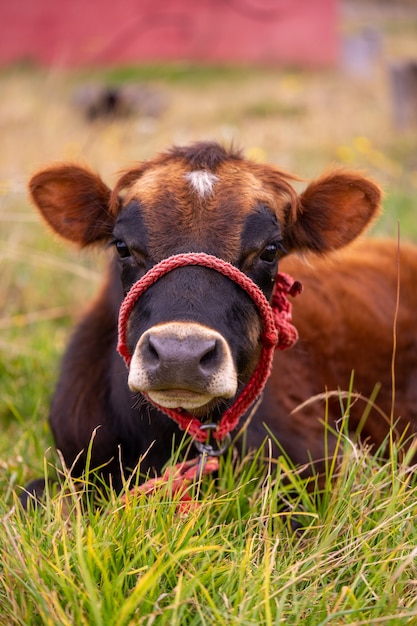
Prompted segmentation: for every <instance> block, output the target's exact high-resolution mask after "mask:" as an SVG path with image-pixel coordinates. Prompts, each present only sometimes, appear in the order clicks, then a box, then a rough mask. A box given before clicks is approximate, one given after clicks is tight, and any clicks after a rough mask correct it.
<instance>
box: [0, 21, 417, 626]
mask: <svg viewBox="0 0 417 626" xmlns="http://www.w3.org/2000/svg"><path fill="white" fill-rule="evenodd" d="M378 24H379V22H378ZM360 25H361V24H360V22H358V21H356V22H355V21H354V20H353V21H350V22H347V23H346V25H345V29H346V31H352V32H353V31H354V30H355V29H357V28H359V26H360ZM380 25H381V27H384V30H383V33H384V47H383V50H382V51H381V53H380V54H379V56H378V58H376V59H375V60H374V64H373V67H372V72H371V75H370V76H368V77H367V79H366V80H365V79H363V78H360V77H353V76H351V75H349V74H348V73H347V72H346V71H342V70H338V71H335V70H328V71H310V72H303V71H300V70H295V69H271V68H270V69H242V68H223V69H222V68H204V69H203V68H195V67H187V66H174V67H172V66H171V67H156V68H117V69H112V70H108V71H107V72H104V71H101V72H99V71H95V72H89V73H87V72H77V73H66V74H63V73H61V72H58V71H55V70H54V71H52V70H49V71H46V70H39V69H35V68H30V67H19V68H13V69H8V70H2V71H1V72H0V91H1V93H2V98H1V99H0V128H1V147H2V149H1V151H0V239H1V252H0V258H1V265H0V276H1V283H0V426H1V428H0V546H1V548H0V549H1V559H0V623H2V624H20V625H23V624H24V625H29V624H30V625H32V624H51V625H66V624H68V625H74V624H88V625H89V626H90V625H97V626H98V625H106V626H107V625H108V624H112V625H113V624H114V625H120V626H122V625H125V624H126V625H128V624H131V625H133V624H149V625H151V624H154V623H155V624H169V625H176V624H178V625H183V624H187V625H188V624H236V625H237V624H239V625H241V624H242V625H245V624H247V625H255V624H277V623H282V624H303V625H304V624H306V625H310V624H311V625H319V624H320V625H324V624H332V625H336V624H337V625H339V624H356V625H359V624H364V625H365V624H390V625H396V624H417V594H416V581H417V561H416V557H417V547H416V546H417V530H416V524H415V515H416V512H417V504H416V501H417V493H416V492H417V484H416V481H415V478H414V476H413V473H412V472H411V471H409V469H408V468H407V465H406V463H404V460H403V459H402V455H401V454H400V453H399V452H398V450H395V449H394V450H393V454H392V458H391V460H390V461H385V462H383V461H381V460H379V461H378V460H377V459H375V458H374V457H372V456H371V455H370V453H369V451H368V450H367V449H356V448H352V447H351V446H350V445H349V444H348V443H347V442H346V441H345V440H344V438H343V437H342V436H341V440H340V445H341V448H343V449H344V456H343V462H342V466H341V467H339V468H338V469H337V476H336V469H335V467H334V466H333V465H332V464H331V463H330V464H329V468H328V476H327V481H326V484H325V486H324V489H323V492H322V493H321V494H320V495H318V493H315V491H314V489H313V490H312V491H311V490H310V491H309V490H308V489H307V486H306V483H305V481H303V480H302V479H301V478H300V477H299V475H298V473H297V471H296V470H295V469H294V468H291V467H290V466H289V465H288V463H287V462H286V460H285V459H284V458H283V459H280V460H279V461H278V463H277V464H276V466H275V465H274V466H273V467H271V468H269V470H268V471H266V472H265V473H264V474H263V475H262V473H261V472H260V470H259V469H258V468H257V465H256V464H251V463H250V462H247V463H246V464H242V465H239V466H238V467H237V468H236V469H234V470H233V467H232V463H231V460H230V459H225V460H224V461H223V462H222V467H221V471H220V478H219V480H218V482H216V483H214V482H213V481H211V480H205V481H204V484H203V485H201V490H202V496H201V498H200V499H201V505H200V506H199V507H198V508H197V509H196V510H193V511H191V512H190V513H189V514H188V515H185V516H184V515H181V514H179V512H178V507H177V503H176V502H175V498H174V499H173V498H172V497H170V495H169V492H168V493H160V494H156V495H155V496H152V497H151V498H150V499H144V498H143V497H138V498H136V499H134V500H133V501H132V502H130V503H129V505H128V506H127V507H125V508H123V507H122V506H121V502H120V500H118V499H116V498H115V497H114V496H113V495H112V494H108V498H107V499H103V502H102V503H101V506H100V507H99V509H98V510H97V508H95V507H94V506H92V504H91V503H89V502H87V503H83V502H81V501H80V500H79V498H78V496H77V485H74V484H72V482H71V480H70V479H69V478H68V477H65V476H63V481H64V483H65V485H66V487H67V489H66V495H65V496H64V495H63V494H62V493H60V494H53V493H51V494H49V495H48V497H47V499H46V502H45V505H44V506H42V507H41V508H39V509H38V510H36V511H32V512H31V513H30V515H28V516H24V515H23V514H22V513H21V512H20V510H19V507H18V506H17V502H16V493H18V489H17V486H18V485H22V484H23V485H24V484H25V483H27V482H28V481H29V480H30V479H32V478H34V477H37V476H39V475H41V474H42V473H43V472H48V471H51V470H50V468H53V467H54V466H55V464H56V462H57V458H56V454H55V452H54V451H53V449H51V447H52V438H51V436H50V433H49V430H48V425H47V415H48V403H49V398H50V394H51V393H52V390H53V387H54V381H55V379H56V376H57V370H58V367H59V358H60V355H61V354H62V352H63V350H64V347H65V344H66V341H67V338H68V334H69V331H70V329H71V327H72V326H73V324H74V323H75V321H76V320H77V319H79V316H80V314H81V312H82V310H83V308H84V307H85V305H86V303H87V302H88V301H89V300H90V299H92V297H93V296H94V294H95V293H96V291H97V288H98V285H99V282H100V275H101V268H102V267H103V263H104V262H105V260H104V259H103V258H102V257H100V256H92V255H84V254H80V253H79V252H78V251H76V250H74V249H68V248H65V246H64V245H63V244H62V243H61V242H59V241H57V240H56V239H55V238H54V237H52V236H51V234H50V233H48V232H47V230H46V228H45V227H44V226H43V224H41V223H40V221H39V220H38V217H37V215H36V214H35V213H34V210H33V208H32V207H31V206H30V204H29V202H28V199H27V194H26V182H27V179H28V178H29V176H30V174H31V173H32V172H33V171H34V170H36V169H37V168H39V167H40V166H42V165H44V164H45V163H51V162H55V161H58V160H64V159H69V160H76V161H81V162H83V163H89V164H90V165H91V166H92V167H93V168H94V169H96V170H97V171H99V172H100V173H101V174H102V175H103V177H104V178H105V180H106V181H107V182H108V183H109V184H111V183H112V181H113V180H114V175H115V173H116V172H117V171H118V170H120V169H121V168H122V167H124V166H127V165H129V164H131V163H132V162H133V161H135V160H138V159H144V158H147V157H150V156H152V155H153V154H154V153H155V152H156V151H159V150H162V149H164V148H166V147H167V146H169V145H171V144H172V143H178V144H179V143H187V142H189V141H193V140H196V139H203V138H210V139H213V138H214V139H218V140H220V141H222V142H225V143H230V142H231V141H234V142H235V143H237V144H238V145H241V146H242V147H243V148H244V149H245V152H246V153H247V154H248V156H250V157H252V158H254V159H259V160H265V161H269V162H272V163H276V164H277V165H279V166H281V167H284V168H286V169H288V170H290V171H293V172H294V173H296V174H298V175H299V176H302V177H306V178H308V177H314V176H316V175H318V174H320V173H321V171H322V170H323V169H325V168H326V167H328V166H329V165H330V164H336V165H345V166H349V167H353V168H356V169H361V170H365V171H367V172H368V173H369V174H370V175H372V176H373V177H374V178H375V179H376V180H377V181H379V182H380V184H381V185H382V186H383V187H384V189H385V193H386V197H385V203H384V207H385V209H384V215H383V216H382V218H381V220H380V221H379V223H378V224H377V225H376V226H375V227H374V232H373V234H375V235H378V234H387V235H391V236H395V237H396V236H397V232H398V225H399V227H400V233H401V238H402V239H411V240H414V241H417V221H416V219H415V210H416V200H415V197H416V193H417V156H416V155H417V150H416V147H417V130H416V129H415V128H406V129H405V130H404V131H402V132H399V131H398V129H396V128H395V127H394V125H393V123H392V114H391V100H390V87H389V80H388V73H387V62H388V58H389V56H390V55H393V56H397V57H398V56H399V57H407V56H409V55H410V54H411V53H412V51H413V49H414V48H413V46H415V41H416V38H417V19H414V21H413V20H410V19H407V20H405V21H404V20H402V21H401V19H399V18H398V19H396V20H394V19H390V20H388V21H387V20H386V21H385V22H384V21H381V22H380ZM91 84H99V85H101V84H105V85H106V84H107V85H108V84H111V85H118V86H121V87H122V88H123V89H124V88H125V87H126V85H128V84H129V85H131V84H134V85H136V86H139V87H140V88H141V89H144V88H146V89H147V90H150V92H151V93H152V95H153V97H155V102H157V103H158V105H157V106H156V105H155V109H154V110H147V111H141V110H139V111H137V112H136V114H134V115H131V116H128V117H125V118H121V119H101V120H96V121H95V122H90V121H88V120H87V119H86V118H85V115H84V112H83V110H82V108H81V107H80V105H79V104H78V105H77V104H76V102H75V99H76V98H75V97H74V95H75V94H76V93H77V90H79V88H80V86H83V85H91ZM347 413H348V407H347V408H346V414H347ZM323 418H325V416H323ZM283 477H285V478H286V480H283ZM415 496H416V497H415ZM173 500H174V501H173ZM284 505H285V506H284ZM300 512H302V514H301V513H300ZM297 513H298V514H297ZM294 520H295V521H296V522H297V526H298V525H299V526H300V527H302V528H304V529H305V530H301V529H299V530H296V531H294V530H293V526H294V524H293V522H294Z"/></svg>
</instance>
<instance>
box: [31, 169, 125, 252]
mask: <svg viewBox="0 0 417 626" xmlns="http://www.w3.org/2000/svg"><path fill="white" fill-rule="evenodd" d="M29 191H30V195H31V197H32V200H33V202H34V203H35V205H36V206H37V208H38V209H39V211H40V213H41V214H42V216H43V217H44V218H45V220H46V221H47V222H48V224H49V225H50V226H51V227H52V228H53V230H54V231H55V232H56V233H58V234H59V235H61V236H62V237H64V238H65V239H68V240H69V241H73V242H74V243H76V244H78V245H79V246H87V245H89V244H93V243H97V242H100V241H104V240H106V239H108V238H109V237H110V236H111V231H112V228H113V224H114V220H115V218H114V215H112V213H111V211H110V209H109V205H110V198H111V190H110V189H109V188H108V187H107V185H105V184H104V182H103V181H102V180H101V178H100V177H99V176H97V175H96V174H94V173H93V172H91V171H89V170H88V169H86V168H83V167H79V166H77V165H65V164H63V165H56V166H54V167H51V168H48V169H45V170H42V171H40V172H38V173H37V174H35V175H34V176H33V177H32V179H31V180H30V182H29Z"/></svg>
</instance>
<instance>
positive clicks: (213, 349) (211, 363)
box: [199, 339, 221, 371]
mask: <svg viewBox="0 0 417 626" xmlns="http://www.w3.org/2000/svg"><path fill="white" fill-rule="evenodd" d="M220 353H221V350H220V348H219V344H218V341H216V340H215V339H213V341H212V342H211V345H210V346H209V347H206V349H205V351H204V353H203V354H202V356H201V358H200V363H199V366H200V368H201V370H202V371H207V370H208V371H212V370H213V369H214V368H216V367H217V366H218V365H219V357H220Z"/></svg>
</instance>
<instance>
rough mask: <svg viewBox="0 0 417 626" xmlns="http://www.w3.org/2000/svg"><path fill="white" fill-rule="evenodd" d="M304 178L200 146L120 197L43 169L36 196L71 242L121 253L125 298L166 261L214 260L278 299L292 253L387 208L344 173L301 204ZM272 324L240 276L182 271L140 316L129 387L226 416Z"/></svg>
mask: <svg viewBox="0 0 417 626" xmlns="http://www.w3.org/2000/svg"><path fill="white" fill-rule="evenodd" d="M293 180H295V179H294V178H293V177H291V176H289V175H288V174H285V173H283V172H282V171H280V170H278V169H276V168H274V167H271V166H268V165H259V164H256V163H253V162H251V161H248V160H245V159H244V158H243V157H242V156H241V155H240V153H237V152H234V151H227V150H225V149H223V148H222V147H220V146H219V145H217V144H215V143H200V144H195V145H192V146H190V147H188V148H174V149H172V150H170V151H169V152H166V153H164V154H162V155H160V156H158V157H156V158H155V159H153V160H151V161H148V162H145V163H140V164H139V165H138V166H137V167H135V168H133V169H130V170H128V171H126V172H125V173H124V174H123V175H122V176H121V178H120V179H119V181H118V182H117V184H116V186H115V188H114V190H113V191H112V190H110V189H109V188H108V187H107V186H106V185H105V184H104V183H103V182H102V180H101V179H100V178H99V177H98V176H97V175H95V174H94V173H92V172H91V171H89V170H87V169H85V168H82V167H78V166H73V165H59V166H55V167H52V168H50V169H47V170H45V171H41V172H39V173H38V174H36V175H35V176H34V177H33V178H32V180H31V182H30V191H31V194H32V198H33V200H34V202H35V204H36V205H37V206H38V208H39V209H40V211H41V213H42V215H43V216H44V217H45V218H46V220H47V222H48V223H49V224H50V225H51V226H52V228H53V229H54V230H55V231H56V232H57V233H59V234H60V235H62V236H63V237H65V238H66V239H69V240H71V241H73V242H75V243H77V244H79V245H80V246H88V245H91V244H102V245H103V246H108V245H109V244H110V245H111V247H112V248H113V249H114V254H115V255H116V256H117V257H118V263H119V265H120V276H121V281H122V284H123V289H124V291H125V292H128V290H129V289H130V287H131V286H132V285H133V284H134V283H135V282H136V281H137V280H138V279H139V278H140V277H141V276H143V275H144V274H145V273H146V272H147V271H148V270H149V269H150V268H151V267H152V266H154V265H155V264H156V263H158V262H159V261H161V260H162V259H164V258H167V257H169V256H171V255H174V254H178V253H183V252H205V253H208V254H210V255H214V256H217V257H220V258H222V259H224V260H226V261H228V262H229V263H231V264H233V265H235V266H237V267H238V268H239V269H240V270H241V271H242V272H244V273H245V274H247V275H248V276H249V277H250V278H251V279H252V280H253V281H254V282H255V283H256V284H257V285H258V286H259V287H260V289H261V290H262V291H263V293H264V294H265V296H266V298H270V297H271V294H272V289H273V284H274V279H275V276H276V274H277V268H278V262H279V259H280V258H281V257H282V256H284V255H286V254H288V253H291V252H308V251H312V252H315V253H318V254H325V253H326V252H328V251H331V250H334V249H337V248H340V247H342V246H344V245H345V244H347V243H349V242H350V241H351V240H352V239H354V238H355V237H356V236H358V235H359V234H360V233H361V232H362V230H363V229H364V228H365V226H366V225H367V224H368V223H369V221H370V220H371V219H372V217H373V216H374V215H375V214H376V212H377V210H378V207H379V203H380V191H379V189H378V188H377V187H376V185H375V184H373V183H372V182H371V181H369V180H367V179H366V178H364V177H362V176H361V175H358V174H356V173H352V172H346V171H343V170H336V171H334V172H331V173H329V174H327V175H325V176H323V177H321V178H320V179H319V180H317V181H315V182H312V183H310V184H309V185H308V186H307V188H306V189H305V191H304V192H303V193H301V194H300V195H299V194H297V193H296V191H295V190H294V188H293V186H292V185H291V181H293ZM260 326H261V325H260V321H259V315H258V311H257V309H256V306H255V305H254V303H253V301H252V300H251V298H249V296H248V295H247V294H246V292H245V291H243V290H242V289H241V288H240V287H238V286H237V285H236V284H235V283H234V282H232V281H231V280H230V279H228V278H226V277H225V276H222V275H221V274H219V273H218V272H216V271H214V270H213V269H211V268H208V267H195V266H193V267H191V266H190V267H183V268H178V269H175V270H174V271H172V272H169V273H168V274H166V275H164V276H162V277H161V278H160V279H159V280H158V281H157V282H156V283H155V284H154V285H153V286H152V287H150V288H149V289H148V290H147V291H146V292H145V293H144V294H143V295H142V296H141V298H140V300H139V301H138V303H137V305H136V307H135V309H134V311H133V313H132V315H131V318H130V321H129V330H128V342H129V348H130V350H131V353H132V355H133V358H132V362H131V366H130V371H129V378H128V384H129V387H130V389H131V390H132V391H133V392H143V393H146V394H147V395H148V396H149V397H150V398H151V399H152V400H153V401H154V402H156V403H158V404H159V405H162V406H164V407H168V408H177V407H182V408H185V409H187V410H188V411H189V412H191V413H193V414H195V415H197V416H199V417H201V416H206V414H207V413H208V412H209V411H215V410H218V411H221V409H222V408H224V406H225V405H226V404H227V403H230V402H231V401H232V398H234V396H235V395H236V393H237V391H238V389H239V386H242V385H243V384H244V383H245V382H247V381H248V379H249V377H250V375H251V373H252V372H253V370H254V368H255V366H256V363H257V359H258V357H259V352H260V332H261V328H260ZM97 356H98V358H100V355H97Z"/></svg>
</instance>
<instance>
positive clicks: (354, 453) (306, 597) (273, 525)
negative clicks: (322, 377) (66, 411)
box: [0, 439, 417, 626]
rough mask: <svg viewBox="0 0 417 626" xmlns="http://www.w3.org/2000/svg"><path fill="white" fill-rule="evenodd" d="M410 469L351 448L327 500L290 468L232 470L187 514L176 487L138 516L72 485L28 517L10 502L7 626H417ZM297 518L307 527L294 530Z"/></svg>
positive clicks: (1, 613) (136, 510)
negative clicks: (84, 497)
mask: <svg viewBox="0 0 417 626" xmlns="http://www.w3.org/2000/svg"><path fill="white" fill-rule="evenodd" d="M341 443H343V440H342V439H341ZM398 458H399V455H398V453H396V451H394V454H393V456H392V458H391V460H390V461H388V462H387V461H385V462H381V461H379V462H378V461H377V460H376V459H375V458H374V457H373V456H371V455H370V454H369V451H367V450H366V449H362V450H359V449H354V448H351V447H350V446H346V449H345V451H344V456H343V460H342V463H341V466H340V468H339V470H338V473H337V476H336V474H334V475H332V474H331V473H329V475H328V476H327V480H326V482H325V486H324V489H323V491H322V493H321V494H319V493H318V491H316V492H314V490H313V492H312V493H310V492H309V491H308V490H307V488H306V483H305V481H304V480H302V479H301V478H300V477H299V476H298V474H297V472H296V471H295V470H294V469H293V468H290V467H288V465H287V464H286V463H285V461H284V460H283V459H280V460H279V462H278V467H277V468H274V469H272V470H271V471H270V472H268V473H266V474H265V473H264V475H262V472H261V470H260V469H259V466H258V465H257V464H256V463H251V462H249V461H247V462H246V464H245V463H243V464H240V465H239V466H238V467H237V468H236V467H234V466H233V465H232V463H231V460H230V459H226V460H224V461H223V462H222V466H221V469H220V475H219V479H218V481H217V482H214V481H213V480H212V479H204V485H203V492H204V493H203V496H202V497H201V499H200V505H199V506H198V508H196V509H195V510H192V511H191V512H189V513H188V514H181V513H180V512H179V511H178V505H177V504H178V503H177V502H176V500H175V498H172V497H171V496H170V495H169V486H168V487H167V489H166V490H165V492H163V491H162V492H157V493H155V494H153V495H152V496H148V497H146V496H143V495H140V496H133V498H131V499H130V500H129V504H128V505H126V506H122V503H121V501H120V499H118V498H116V497H115V496H114V495H112V494H108V496H109V501H103V502H101V505H100V503H99V504H98V505H97V503H92V502H91V501H89V500H86V501H85V500H82V499H81V498H80V495H79V492H78V491H77V486H76V485H74V484H73V483H72V482H71V480H70V479H69V478H68V477H66V478H65V477H64V479H63V481H64V487H65V490H66V493H65V494H64V492H63V491H61V492H59V493H58V494H55V495H54V494H50V495H48V496H47V498H46V500H45V503H44V504H43V505H42V506H41V507H38V508H37V509H36V510H31V511H30V513H29V515H27V516H25V515H24V514H22V512H21V511H20V510H19V506H18V504H17V503H16V502H15V503H14V507H11V504H12V494H11V493H9V496H8V498H7V500H6V501H3V502H1V511H0V514H1V526H0V543H1V550H2V563H1V570H0V620H1V622H2V623H5V624H21V625H23V624H24V625H26V624H31V625H32V624H51V625H55V624H56V625H60V626H61V625H66V624H68V625H73V624H88V625H89V626H91V625H94V626H95V625H108V624H112V625H113V624H114V625H118V626H122V625H128V624H153V623H156V624H169V625H170V626H175V625H178V626H180V625H181V626H183V625H184V624H187V625H188V624H190V625H191V624H196V625H199V624H208V625H211V624H225V625H226V624H236V625H242V624H243V625H248V626H249V625H255V624H256V625H257V624H278V623H283V624H305V625H310V624H311V625H315V626H317V625H324V624H356V625H359V624H364V625H365V624H378V623H384V624H392V625H394V624H408V623H415V621H416V620H417V595H416V593H415V591H416V589H415V586H416V578H417V571H416V569H417V566H416V563H417V561H416V548H415V546H416V545H417V543H416V542H417V529H416V525H415V515H416V508H417V485H416V483H415V480H414V479H413V474H412V472H410V470H409V469H408V467H406V466H405V465H403V464H402V463H400V461H399V460H398ZM283 476H287V477H290V482H289V483H287V484H286V486H285V481H283V480H282V479H283ZM284 502H285V503H286V507H284V506H283V503H284ZM301 511H302V512H303V514H302V515H298V516H297V512H301ZM291 519H297V520H298V522H299V523H301V524H302V525H303V528H299V529H298V530H295V531H294V530H291V524H290V520H291Z"/></svg>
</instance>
